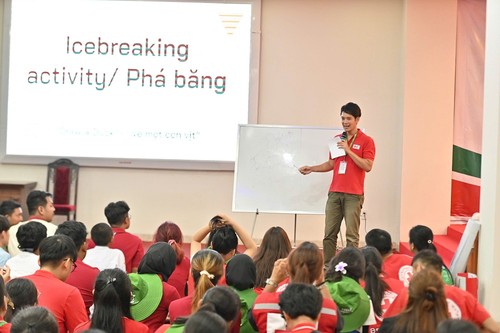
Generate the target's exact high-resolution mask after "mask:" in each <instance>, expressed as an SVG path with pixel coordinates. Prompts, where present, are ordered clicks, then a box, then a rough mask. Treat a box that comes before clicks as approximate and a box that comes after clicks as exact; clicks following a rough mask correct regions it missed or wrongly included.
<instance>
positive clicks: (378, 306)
mask: <svg viewBox="0 0 500 333" xmlns="http://www.w3.org/2000/svg"><path fill="white" fill-rule="evenodd" d="M361 253H363V256H364V257H365V262H366V266H365V277H364V284H365V290H366V293H367V294H368V296H370V299H371V301H372V304H373V312H374V313H375V320H376V323H375V324H373V325H370V326H369V328H368V332H376V331H377V330H378V328H379V327H380V324H381V323H382V316H383V315H384V313H385V311H386V310H387V308H388V307H389V305H391V303H392V302H393V301H394V299H395V298H396V296H397V295H398V294H399V292H400V291H401V289H403V288H405V287H404V284H403V282H401V281H400V280H398V279H394V278H390V277H386V276H385V275H384V273H383V272H382V256H381V255H380V252H379V251H378V250H377V249H376V248H374V247H373V246H366V247H364V248H362V249H361Z"/></svg>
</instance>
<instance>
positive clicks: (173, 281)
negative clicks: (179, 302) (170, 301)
mask: <svg viewBox="0 0 500 333" xmlns="http://www.w3.org/2000/svg"><path fill="white" fill-rule="evenodd" d="M190 270H191V263H190V262H189V258H188V257H187V256H184V258H182V261H181V262H180V263H179V264H178V265H177V266H175V270H174V272H173V273H172V275H170V277H169V278H168V281H167V283H168V284H169V285H171V286H172V287H174V288H175V289H177V292H178V293H179V296H180V297H184V296H186V294H185V292H184V291H185V290H186V283H187V281H188V279H189V273H190Z"/></svg>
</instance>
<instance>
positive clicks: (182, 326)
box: [155, 286, 240, 333]
mask: <svg viewBox="0 0 500 333" xmlns="http://www.w3.org/2000/svg"><path fill="white" fill-rule="evenodd" d="M204 311H209V312H213V313H217V314H218V315H219V316H221V317H222V319H224V321H225V327H224V330H222V331H218V332H230V331H231V332H239V325H237V324H238V322H237V321H236V319H237V318H238V315H239V311H240V300H239V298H238V295H237V294H236V293H235V292H234V291H233V290H232V289H230V288H229V287H227V286H216V287H214V288H211V289H209V290H207V292H206V293H205V295H204V296H203V298H202V299H201V300H200V306H199V308H198V309H197V310H196V312H194V313H193V314H192V315H191V316H189V317H179V318H177V319H176V320H175V321H174V322H173V324H172V325H171V326H170V328H168V330H167V331H165V329H166V328H167V326H168V325H164V326H163V327H160V328H159V329H158V330H157V331H156V332H155V333H163V332H168V333H178V332H186V329H189V330H191V329H194V328H195V327H194V326H195V325H194V323H191V324H190V325H189V326H187V322H189V320H190V319H191V318H192V317H193V316H195V315H197V314H198V313H200V312H204ZM195 318H196V317H195ZM186 326H187V327H186ZM189 327H191V328H189ZM196 328H197V329H201V328H199V327H196ZM231 328H232V330H231ZM206 330H207V331H208V330H209V329H208V328H206Z"/></svg>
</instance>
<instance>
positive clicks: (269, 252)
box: [253, 227, 292, 294]
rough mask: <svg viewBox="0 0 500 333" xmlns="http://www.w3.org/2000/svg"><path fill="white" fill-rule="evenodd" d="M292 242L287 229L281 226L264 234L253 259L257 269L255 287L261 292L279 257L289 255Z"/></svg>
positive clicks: (272, 228)
mask: <svg viewBox="0 0 500 333" xmlns="http://www.w3.org/2000/svg"><path fill="white" fill-rule="evenodd" d="M290 251H292V244H291V243H290V239H289V238H288V235H287V233H286V231H285V230H283V228H281V227H271V228H269V229H268V230H267V231H266V233H265V234H264V238H262V243H261V244H260V246H259V248H258V250H257V253H256V254H255V257H254V258H253V261H254V263H255V268H256V270H257V277H256V280H255V288H256V291H257V293H259V294H260V293H261V292H262V290H263V289H264V288H265V287H266V279H267V278H269V277H270V276H271V272H272V271H273V267H274V263H275V262H276V260H278V259H283V258H286V257H288V255H289V254H290Z"/></svg>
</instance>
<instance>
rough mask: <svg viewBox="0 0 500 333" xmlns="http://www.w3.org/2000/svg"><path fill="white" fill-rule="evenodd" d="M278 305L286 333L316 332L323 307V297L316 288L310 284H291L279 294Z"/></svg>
mask: <svg viewBox="0 0 500 333" xmlns="http://www.w3.org/2000/svg"><path fill="white" fill-rule="evenodd" d="M279 305H280V308H281V311H282V312H283V316H284V317H285V322H286V329H287V330H288V331H293V332H300V333H310V332H314V331H316V327H317V325H318V319H319V315H320V312H321V307H322V306H323V296H322V295H321V292H320V291H319V290H318V288H316V287H315V286H313V285H310V284H304V283H291V284H289V285H288V286H287V287H286V289H285V291H283V292H282V293H281V295H280V303H279ZM316 332H317V331H316Z"/></svg>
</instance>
